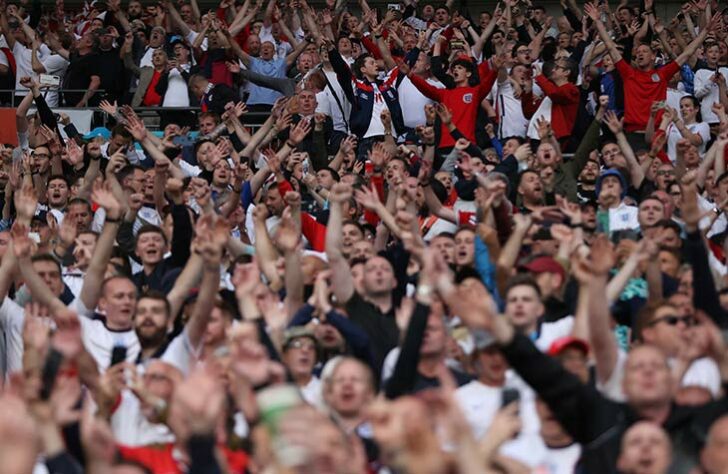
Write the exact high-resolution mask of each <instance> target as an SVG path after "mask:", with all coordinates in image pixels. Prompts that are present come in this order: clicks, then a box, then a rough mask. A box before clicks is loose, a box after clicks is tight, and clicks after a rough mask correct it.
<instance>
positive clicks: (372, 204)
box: [354, 186, 382, 211]
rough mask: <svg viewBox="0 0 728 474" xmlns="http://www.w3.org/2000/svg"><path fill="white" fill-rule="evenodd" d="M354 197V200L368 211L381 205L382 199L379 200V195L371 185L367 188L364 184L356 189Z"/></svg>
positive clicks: (374, 209)
mask: <svg viewBox="0 0 728 474" xmlns="http://www.w3.org/2000/svg"><path fill="white" fill-rule="evenodd" d="M354 198H355V199H356V202H358V203H359V204H360V205H362V206H364V207H365V208H367V209H369V210H370V211H376V210H377V209H378V208H380V207H381V206H382V201H380V200H379V195H378V194H377V191H376V190H375V189H374V188H373V187H371V188H368V187H366V186H364V187H362V188H361V189H357V190H356V191H355V192H354Z"/></svg>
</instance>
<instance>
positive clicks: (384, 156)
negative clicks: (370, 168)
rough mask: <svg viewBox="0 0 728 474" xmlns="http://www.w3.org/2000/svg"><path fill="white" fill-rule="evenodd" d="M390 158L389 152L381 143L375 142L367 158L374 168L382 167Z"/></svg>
mask: <svg viewBox="0 0 728 474" xmlns="http://www.w3.org/2000/svg"><path fill="white" fill-rule="evenodd" d="M390 158H391V155H390V153H389V152H388V151H387V149H386V148H385V147H384V144H382V143H379V142H377V143H375V144H374V145H373V146H372V149H371V150H370V151H369V160H370V161H371V162H372V164H373V165H374V168H380V169H381V168H383V167H384V165H385V164H386V163H387V162H388V161H389V159H390Z"/></svg>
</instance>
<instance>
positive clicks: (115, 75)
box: [96, 48, 128, 101]
mask: <svg viewBox="0 0 728 474" xmlns="http://www.w3.org/2000/svg"><path fill="white" fill-rule="evenodd" d="M96 57H97V59H96V63H97V65H98V69H99V77H100V78H101V85H100V86H99V89H102V90H103V91H104V96H106V98H107V100H110V101H113V100H114V99H116V100H118V99H120V98H121V96H122V95H123V93H124V85H125V84H128V81H125V76H126V75H127V74H126V72H127V71H126V68H124V63H123V62H122V60H121V58H120V57H119V50H118V49H116V48H112V49H110V50H108V51H99V52H98V53H96Z"/></svg>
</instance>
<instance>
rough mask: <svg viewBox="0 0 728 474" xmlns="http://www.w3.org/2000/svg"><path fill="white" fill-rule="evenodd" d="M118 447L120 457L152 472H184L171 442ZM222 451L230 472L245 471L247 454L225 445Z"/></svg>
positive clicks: (180, 473)
mask: <svg viewBox="0 0 728 474" xmlns="http://www.w3.org/2000/svg"><path fill="white" fill-rule="evenodd" d="M118 449H119V453H120V454H121V457H123V458H124V459H128V460H131V461H136V462H138V463H140V464H142V465H144V466H146V468H147V469H149V470H150V471H152V473H153V474H183V472H184V471H182V469H181V468H180V466H179V465H178V464H177V461H175V460H174V457H173V455H172V453H173V451H174V445H173V444H172V443H169V444H161V445H157V446H139V447H135V448H132V447H130V446H118ZM222 451H223V453H224V454H225V459H226V460H227V463H228V468H229V471H228V472H230V474H243V473H245V467H246V466H247V464H248V455H247V454H245V453H244V452H242V451H231V450H229V449H228V448H226V447H223V448H222Z"/></svg>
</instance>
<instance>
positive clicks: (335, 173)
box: [321, 166, 341, 183]
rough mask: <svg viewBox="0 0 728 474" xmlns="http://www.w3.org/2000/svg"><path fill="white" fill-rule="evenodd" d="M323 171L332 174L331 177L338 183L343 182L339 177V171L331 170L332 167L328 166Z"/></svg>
mask: <svg viewBox="0 0 728 474" xmlns="http://www.w3.org/2000/svg"><path fill="white" fill-rule="evenodd" d="M321 170H326V171H328V172H329V173H331V177H332V178H334V181H336V182H337V183H338V182H339V181H341V176H339V173H338V172H337V171H336V170H335V169H333V168H331V167H329V166H327V167H325V168H321Z"/></svg>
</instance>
